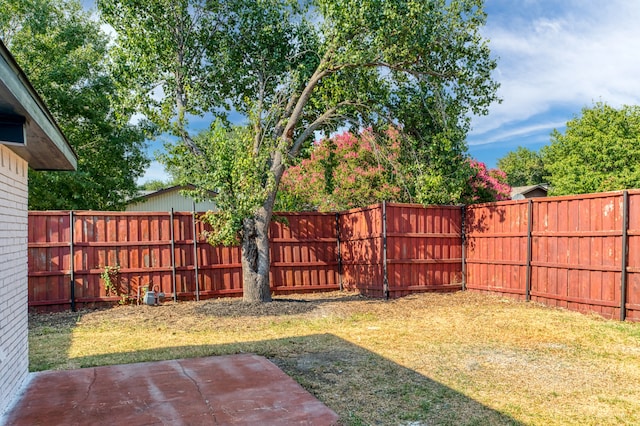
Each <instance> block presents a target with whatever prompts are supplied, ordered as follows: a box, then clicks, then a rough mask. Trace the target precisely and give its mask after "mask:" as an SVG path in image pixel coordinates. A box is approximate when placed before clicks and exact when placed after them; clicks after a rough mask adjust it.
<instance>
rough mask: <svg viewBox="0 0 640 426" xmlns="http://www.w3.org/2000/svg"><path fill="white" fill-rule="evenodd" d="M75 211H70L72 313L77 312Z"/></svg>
mask: <svg viewBox="0 0 640 426" xmlns="http://www.w3.org/2000/svg"><path fill="white" fill-rule="evenodd" d="M73 238H74V235H73V210H70V211H69V268H70V269H71V271H70V275H71V282H70V283H69V284H70V288H69V290H70V294H71V311H72V312H75V311H76V271H75V268H76V265H75V259H74V257H75V248H74V247H73Z"/></svg>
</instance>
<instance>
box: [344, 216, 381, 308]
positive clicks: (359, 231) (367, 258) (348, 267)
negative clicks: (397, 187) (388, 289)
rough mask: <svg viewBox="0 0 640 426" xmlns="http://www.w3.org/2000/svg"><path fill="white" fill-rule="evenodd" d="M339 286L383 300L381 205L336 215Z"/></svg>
mask: <svg viewBox="0 0 640 426" xmlns="http://www.w3.org/2000/svg"><path fill="white" fill-rule="evenodd" d="M339 223H340V235H339V238H340V253H341V264H342V283H343V286H344V288H345V289H347V290H358V291H360V292H361V293H362V294H365V295H367V296H371V297H384V273H383V263H382V205H380V204H377V205H375V206H370V207H367V208H362V209H353V210H349V211H347V212H342V213H340V214H339Z"/></svg>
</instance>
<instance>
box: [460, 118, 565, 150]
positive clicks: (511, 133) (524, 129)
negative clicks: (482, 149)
mask: <svg viewBox="0 0 640 426" xmlns="http://www.w3.org/2000/svg"><path fill="white" fill-rule="evenodd" d="M565 124H566V121H554V122H542V123H536V124H531V125H525V126H518V127H516V128H514V129H510V130H503V129H498V130H497V131H495V132H492V133H491V134H490V135H489V136H487V137H483V138H482V140H481V141H473V140H472V141H469V145H482V144H489V143H495V142H500V141H504V140H508V139H514V138H522V137H526V136H530V135H534V134H537V133H541V132H545V133H551V131H552V130H553V129H560V128H563V127H564V126H565Z"/></svg>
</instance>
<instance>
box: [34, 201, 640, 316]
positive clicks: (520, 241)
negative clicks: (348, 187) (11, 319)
mask: <svg viewBox="0 0 640 426" xmlns="http://www.w3.org/2000/svg"><path fill="white" fill-rule="evenodd" d="M465 211H466V213H465V214H464V226H463V224H462V222H463V214H462V209H461V208H459V207H449V206H444V207H428V208H425V207H422V206H419V205H406V204H384V203H383V204H379V205H374V206H370V207H367V208H363V209H354V210H350V211H347V212H341V213H338V214H335V213H286V214H281V215H280V216H281V217H282V218H283V220H282V221H274V222H273V223H272V224H271V228H270V236H271V284H272V291H274V292H275V293H290V292H308V291H322V290H332V289H338V288H345V289H353V290H359V291H360V292H362V293H363V294H366V295H370V296H374V297H399V296H404V295H406V294H410V293H414V292H419V291H452V290H458V289H460V288H462V287H463V286H466V288H468V289H470V290H477V291H490V292H497V293H500V294H504V295H508V296H511V297H517V298H522V299H526V300H535V301H539V302H542V303H546V304H548V305H553V306H562V307H566V308H568V309H572V310H577V311H593V312H597V313H599V314H601V315H603V316H605V317H607V318H621V319H624V318H626V319H629V320H633V321H640V190H636V191H628V192H627V191H625V192H613V193H605V194H591V195H582V196H574V197H554V198H538V199H535V200H524V201H507V202H500V203H492V204H484V205H475V206H469V207H467V208H466V210H465ZM203 226H204V225H203V224H202V223H201V222H199V221H197V220H196V221H194V215H193V214H192V213H134V212H130V213H114V212H31V213H30V215H29V305H30V306H31V307H32V308H37V309H41V310H49V309H51V310H59V309H64V308H69V307H70V305H72V304H78V305H80V306H86V305H91V304H93V303H97V302H115V301H118V300H119V299H120V298H119V297H118V296H115V295H108V294H107V292H106V290H105V286H104V280H102V279H101V278H100V275H101V273H102V272H103V270H104V267H105V266H116V265H117V266H118V267H119V268H120V269H119V272H118V274H117V275H116V278H115V284H116V285H117V287H118V289H119V293H121V294H123V295H124V297H136V296H137V295H138V292H139V291H140V290H139V289H140V288H142V287H144V286H151V287H154V288H156V289H158V290H160V291H163V292H164V293H165V294H166V295H167V296H168V297H170V298H175V299H196V300H198V299H200V298H208V297H220V296H225V295H235V296H238V295H240V294H242V268H241V263H240V249H239V248H238V247H212V246H210V245H209V244H207V243H206V242H205V241H203V240H202V239H201V237H200V236H201V235H202V232H203V231H204V230H205V228H204V227H203ZM463 228H464V237H465V238H463V233H462V230H463ZM463 241H464V249H463ZM71 283H73V285H70V284H71Z"/></svg>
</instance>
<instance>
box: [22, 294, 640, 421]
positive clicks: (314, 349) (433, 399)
mask: <svg viewBox="0 0 640 426" xmlns="http://www.w3.org/2000/svg"><path fill="white" fill-rule="evenodd" d="M242 352H251V353H257V354H260V355H264V356H266V357H267V358H269V359H271V360H272V361H273V362H275V363H276V364H277V365H278V366H280V367H281V368H282V369H283V370H284V371H285V372H286V373H287V374H289V375H290V376H292V377H293V378H294V379H295V380H296V381H298V382H299V383H300V384H301V385H302V386H303V387H305V388H306V389H307V390H309V391H310V392H311V393H313V394H314V395H316V396H317V397H318V398H319V399H320V400H322V401H323V402H324V403H325V404H327V405H328V406H329V407H331V408H332V409H333V410H335V411H336V412H337V413H338V414H339V415H340V417H341V422H342V423H343V424H346V425H369V424H401V425H402V424H404V425H422V424H451V425H459V424H466V425H484V424H539V425H553V424H557V425H560V424H562V425H565V424H576V425H577V424H580V425H604V424H640V324H631V323H619V322H613V321H606V320H603V319H601V318H600V317H597V316H585V315H582V314H578V313H573V312H568V311H564V310H559V309H552V308H545V307H542V306H539V305H536V304H534V303H525V302H518V301H513V300H510V299H504V298H500V297H496V296H491V295H483V294H474V293H470V292H461V293H455V294H423V295H414V296H409V297H405V298H402V299H398V300H394V301H389V302H386V301H380V300H370V299H366V298H362V297H359V296H354V295H352V294H348V293H339V292H336V293H326V294H319V295H304V296H287V297H286V298H276V300H275V301H274V302H273V303H271V304H266V305H250V304H244V303H242V302H241V301H240V300H230V299H222V300H210V301H206V302H199V303H196V302H183V303H177V304H174V303H166V304H165V305H163V306H159V307H149V306H125V307H117V308H113V309H109V310H103V311H94V312H80V313H60V314H46V315H33V316H31V317H30V362H31V369H32V370H34V371H37V370H45V369H69V368H80V367H89V366H97V365H108V364H121V363H131V362H141V361H152V360H165V359H176V358H188V357H199V356H209V355H222V354H233V353H242Z"/></svg>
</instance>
